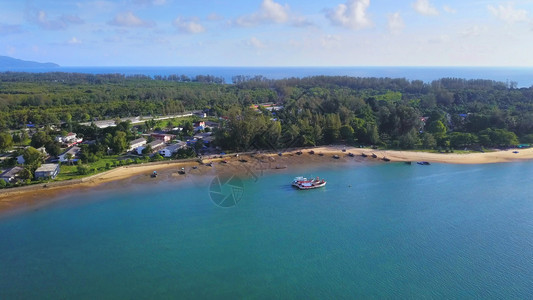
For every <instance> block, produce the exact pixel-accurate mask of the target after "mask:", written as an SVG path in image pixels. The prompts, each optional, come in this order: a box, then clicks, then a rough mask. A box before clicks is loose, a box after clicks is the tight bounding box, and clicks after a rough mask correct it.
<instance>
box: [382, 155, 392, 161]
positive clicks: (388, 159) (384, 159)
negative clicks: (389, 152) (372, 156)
mask: <svg viewBox="0 0 533 300" xmlns="http://www.w3.org/2000/svg"><path fill="white" fill-rule="evenodd" d="M382 160H383V161H390V158H388V157H386V156H383V158H382Z"/></svg>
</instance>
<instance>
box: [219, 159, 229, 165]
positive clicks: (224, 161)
mask: <svg viewBox="0 0 533 300" xmlns="http://www.w3.org/2000/svg"><path fill="white" fill-rule="evenodd" d="M220 163H221V164H227V163H228V161H227V160H221V161H220Z"/></svg>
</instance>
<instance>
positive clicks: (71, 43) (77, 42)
mask: <svg viewBox="0 0 533 300" xmlns="http://www.w3.org/2000/svg"><path fill="white" fill-rule="evenodd" d="M67 43H68V44H69V45H78V44H81V41H80V40H79V39H78V38H77V37H75V36H73V37H72V38H71V39H70V40H68V42H67Z"/></svg>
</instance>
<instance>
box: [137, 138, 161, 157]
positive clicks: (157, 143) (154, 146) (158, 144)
mask: <svg viewBox="0 0 533 300" xmlns="http://www.w3.org/2000/svg"><path fill="white" fill-rule="evenodd" d="M148 146H150V148H152V152H155V151H157V150H159V149H161V148H163V147H165V146H166V144H165V142H164V141H163V140H155V141H153V142H151V143H148V144H146V145H145V146H140V147H137V149H135V150H136V151H137V154H139V155H141V154H143V150H144V149H145V148H146V147H148Z"/></svg>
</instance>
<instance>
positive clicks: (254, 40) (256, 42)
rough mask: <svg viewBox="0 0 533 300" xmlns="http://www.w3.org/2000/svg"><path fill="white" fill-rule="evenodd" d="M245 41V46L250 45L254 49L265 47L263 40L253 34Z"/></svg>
mask: <svg viewBox="0 0 533 300" xmlns="http://www.w3.org/2000/svg"><path fill="white" fill-rule="evenodd" d="M245 43H246V45H247V46H250V47H253V48H256V49H262V48H265V47H266V46H265V44H264V43H263V42H261V41H260V40H259V39H258V38H256V37H255V36H253V37H252V38H250V39H249V40H247V41H246V42H245Z"/></svg>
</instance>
